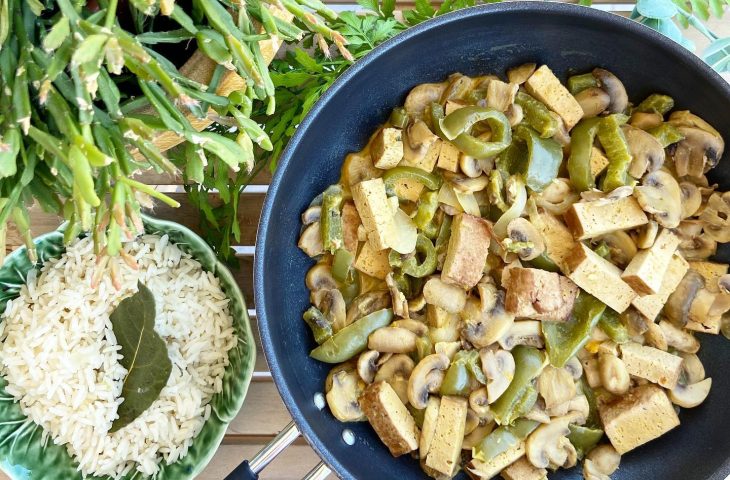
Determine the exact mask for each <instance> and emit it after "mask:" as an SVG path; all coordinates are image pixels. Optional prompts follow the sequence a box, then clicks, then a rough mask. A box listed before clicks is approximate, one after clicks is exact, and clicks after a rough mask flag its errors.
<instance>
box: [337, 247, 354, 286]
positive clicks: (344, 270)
mask: <svg viewBox="0 0 730 480" xmlns="http://www.w3.org/2000/svg"><path fill="white" fill-rule="evenodd" d="M354 260H355V255H353V254H352V252H350V251H349V250H347V249H346V248H338V249H337V251H336V252H335V257H334V259H333V260H332V276H333V277H335V280H337V281H338V282H342V283H345V282H347V279H348V278H349V277H350V270H351V269H352V262H353V261H354Z"/></svg>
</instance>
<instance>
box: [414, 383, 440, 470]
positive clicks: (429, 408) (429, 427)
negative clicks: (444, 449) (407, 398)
mask: <svg viewBox="0 0 730 480" xmlns="http://www.w3.org/2000/svg"><path fill="white" fill-rule="evenodd" d="M440 407H441V398H439V397H436V396H433V395H432V396H430V397H428V403H427V404H426V410H425V411H424V412H423V428H422V429H421V440H420V442H419V443H418V454H419V455H420V457H421V458H426V455H428V449H429V448H431V442H433V436H434V435H435V434H436V423H437V421H438V417H439V408H440Z"/></svg>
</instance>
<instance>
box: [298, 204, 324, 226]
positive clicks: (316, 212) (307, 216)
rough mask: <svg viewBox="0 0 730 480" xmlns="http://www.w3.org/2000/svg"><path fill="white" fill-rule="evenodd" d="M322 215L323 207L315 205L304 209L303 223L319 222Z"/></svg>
mask: <svg viewBox="0 0 730 480" xmlns="http://www.w3.org/2000/svg"><path fill="white" fill-rule="evenodd" d="M321 216H322V207H321V206H319V205H315V206H313V207H309V208H308V209H306V210H304V213H302V225H311V224H312V223H314V222H318V221H319V218H320V217H321Z"/></svg>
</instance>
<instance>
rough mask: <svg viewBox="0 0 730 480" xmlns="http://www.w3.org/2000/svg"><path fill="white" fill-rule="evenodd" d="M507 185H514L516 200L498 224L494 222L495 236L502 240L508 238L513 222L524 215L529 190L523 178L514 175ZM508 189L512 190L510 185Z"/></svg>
mask: <svg viewBox="0 0 730 480" xmlns="http://www.w3.org/2000/svg"><path fill="white" fill-rule="evenodd" d="M507 183H508V184H509V183H512V184H513V185H514V187H513V188H514V189H515V195H514V198H515V199H514V201H513V202H512V205H510V207H509V208H508V209H507V211H506V212H504V213H503V214H502V215H501V216H500V217H499V219H498V220H497V221H496V222H494V226H493V227H492V231H493V232H494V235H496V237H497V238H499V239H500V240H501V239H504V238H506V237H507V226H508V225H509V223H510V222H511V221H512V220H514V219H515V218H517V217H519V216H520V215H522V212H524V211H525V205H527V189H526V188H525V183H524V182H523V181H522V178H521V177H519V176H518V175H514V176H512V177H510V178H509V179H508V181H507ZM508 188H510V186H509V185H508Z"/></svg>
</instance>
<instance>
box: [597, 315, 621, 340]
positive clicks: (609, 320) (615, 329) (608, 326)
mask: <svg viewBox="0 0 730 480" xmlns="http://www.w3.org/2000/svg"><path fill="white" fill-rule="evenodd" d="M598 327H599V328H600V329H601V330H603V333H605V334H606V335H608V336H609V338H610V339H611V340H613V341H614V342H616V343H626V342H628V341H629V330H628V328H626V325H624V323H623V322H622V321H621V317H620V315H619V314H618V313H617V312H616V311H615V310H613V309H611V308H608V307H606V310H605V311H604V312H603V315H601V319H600V320H599V321H598Z"/></svg>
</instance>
